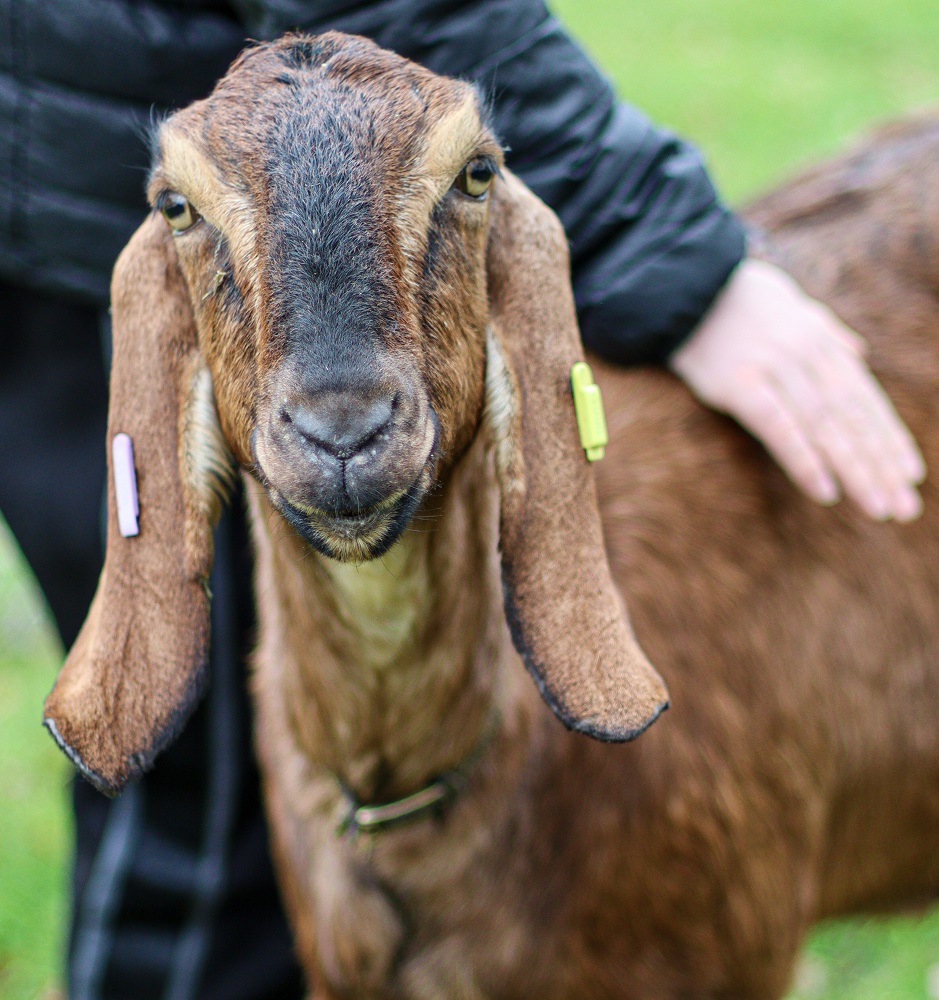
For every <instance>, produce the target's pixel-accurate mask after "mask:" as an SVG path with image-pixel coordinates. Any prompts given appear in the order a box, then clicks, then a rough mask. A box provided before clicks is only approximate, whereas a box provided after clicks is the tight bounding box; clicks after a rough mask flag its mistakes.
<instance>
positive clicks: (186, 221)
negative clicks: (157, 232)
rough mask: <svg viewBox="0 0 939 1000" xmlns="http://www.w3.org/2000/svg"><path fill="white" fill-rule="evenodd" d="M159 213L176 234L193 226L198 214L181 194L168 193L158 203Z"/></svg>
mask: <svg viewBox="0 0 939 1000" xmlns="http://www.w3.org/2000/svg"><path fill="white" fill-rule="evenodd" d="M159 207H160V211H161V212H162V213H163V218H165V219H166V221H167V222H168V223H169V224H170V226H171V227H172V228H173V229H174V230H175V231H176V232H177V233H183V232H185V231H186V230H187V229H189V228H190V227H191V226H193V225H195V223H196V221H197V220H198V218H199V213H198V212H197V211H196V210H195V209H194V208H193V207H192V205H190V204H189V199H188V198H184V197H183V196H182V195H181V194H176V193H175V192H170V193H169V194H167V195H166V197H165V198H163V199H162V200H161V201H160V206H159Z"/></svg>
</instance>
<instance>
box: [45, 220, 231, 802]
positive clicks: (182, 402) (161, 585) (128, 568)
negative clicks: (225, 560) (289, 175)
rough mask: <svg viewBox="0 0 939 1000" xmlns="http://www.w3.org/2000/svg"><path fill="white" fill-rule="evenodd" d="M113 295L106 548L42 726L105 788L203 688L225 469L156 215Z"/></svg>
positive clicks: (118, 272) (128, 256)
mask: <svg viewBox="0 0 939 1000" xmlns="http://www.w3.org/2000/svg"><path fill="white" fill-rule="evenodd" d="M111 302H112V316H113V331H114V353H113V363H112V370H111V399H110V409H109V414H108V531H107V555H106V557H105V563H104V570H103V571H102V574H101V579H100V580H99V582H98V590H97V593H96V595H95V598H94V601H93V603H92V605H91V610H90V611H89V613H88V618H87V620H86V621H85V624H84V626H83V628H82V630H81V633H80V634H79V636H78V639H77V640H76V642H75V645H74V646H73V647H72V650H71V652H70V653H69V655H68V658H67V659H66V661H65V665H64V666H63V667H62V670H61V672H60V673H59V676H58V679H57V680H56V683H55V686H54V687H53V689H52V692H51V693H50V695H49V697H48V699H47V700H46V707H45V720H44V721H45V725H46V727H47V728H48V729H49V731H50V732H51V733H52V735H53V737H54V738H55V740H56V742H57V743H58V744H59V746H60V747H61V748H62V749H63V750H64V751H65V753H66V754H67V755H68V756H69V757H70V758H71V760H72V762H73V763H74V764H75V765H76V766H77V767H78V769H79V770H80V771H81V772H82V774H84V776H85V777H86V778H88V779H89V781H91V782H92V784H94V785H95V786H96V787H97V788H99V789H100V790H101V791H103V792H105V793H107V794H111V795H113V794H115V793H116V792H118V791H119V790H120V789H121V788H122V786H123V785H124V784H125V783H126V782H127V781H129V780H130V779H132V778H134V777H136V776H137V775H139V774H140V773H141V772H142V771H145V770H146V769H147V768H149V767H150V766H151V765H152V763H153V760H154V758H155V757H156V755H157V754H158V753H159V752H160V750H162V749H163V747H165V746H166V745H167V744H168V743H169V742H170V741H171V740H172V739H173V738H174V737H175V736H176V734H177V733H178V732H179V730H180V729H181V728H182V726H183V724H184V723H185V721H186V720H187V718H188V717H189V715H190V713H191V712H192V710H193V708H194V707H195V705H196V703H197V702H198V700H199V697H200V695H201V693H202V689H203V687H204V683H205V679H206V658H207V651H208V641H209V597H208V587H207V584H208V575H209V571H210V569H211V566H212V527H213V523H214V521H215V520H216V519H217V517H218V514H219V512H220V495H221V494H222V493H223V492H224V491H225V489H226V487H227V485H228V481H230V476H231V465H230V462H229V459H228V457H227V449H226V447H225V445H224V441H223V439H222V438H221V432H220V431H219V430H218V421H217V415H216V414H215V404H214V400H213V397H212V383H211V377H210V376H209V373H208V370H207V369H206V368H205V365H204V362H203V361H202V358H201V356H200V354H199V349H198V344H197V339H196V330H195V324H194V321H193V314H192V309H191V307H190V304H189V297H188V294H187V291H186V286H185V282H184V280H183V277H182V274H181V272H180V270H179V266H178V263H177V260H176V252H175V249H174V248H173V246H172V237H171V236H170V234H169V231H168V227H167V226H166V223H165V221H164V220H163V219H162V218H161V217H159V216H157V215H153V216H151V217H150V218H148V219H147V221H146V222H144V223H143V225H142V226H141V227H140V228H139V229H138V230H137V232H136V233H135V234H134V236H133V238H132V239H131V241H130V243H129V244H128V245H127V247H126V248H125V250H124V252H123V253H122V254H121V256H120V258H119V259H118V262H117V265H116V266H115V270H114V279H113V283H112V287H111ZM118 434H127V435H129V436H130V438H131V440H132V442H133V451H134V459H135V461H136V466H137V485H138V491H139V515H140V516H139V534H137V535H135V536H133V537H124V536H123V535H122V534H121V527H122V526H123V527H124V530H125V531H126V530H128V528H127V516H126V508H124V507H123V506H122V513H123V515H124V520H123V521H122V523H121V524H119V521H118V509H117V502H116V500H117V498H116V495H115V470H114V459H113V453H112V442H113V441H114V438H115V435H118ZM219 456H221V458H220V457H219ZM213 463H214V466H215V467H214V468H212V466H213ZM207 468H208V471H206V469H207ZM130 472H131V475H132V473H133V466H132V465H131V468H130ZM130 482H132V480H130ZM118 484H119V488H120V487H121V485H122V480H121V470H120V468H119V469H118ZM130 521H131V522H133V517H131V518H130Z"/></svg>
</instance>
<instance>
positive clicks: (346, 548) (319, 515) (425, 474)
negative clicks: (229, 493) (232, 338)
mask: <svg viewBox="0 0 939 1000" xmlns="http://www.w3.org/2000/svg"><path fill="white" fill-rule="evenodd" d="M430 418H431V438H430V447H429V449H428V451H427V457H426V458H425V460H424V464H423V465H422V466H421V467H420V470H419V471H418V473H417V475H416V476H415V477H414V479H413V480H412V482H411V484H410V485H409V486H407V487H405V488H404V489H399V490H397V491H396V492H393V493H391V494H389V495H388V496H387V497H385V498H384V499H382V500H380V501H378V502H377V503H373V504H371V505H369V506H367V507H359V508H356V509H353V510H349V509H346V510H341V509H332V510H329V509H325V508H323V507H318V506H314V505H310V504H308V503H305V502H303V501H301V500H299V499H297V498H289V499H288V497H287V495H286V494H285V493H284V492H282V491H281V489H279V488H278V486H277V485H276V484H275V482H273V481H272V480H271V479H270V478H269V477H268V475H267V474H266V471H265V469H264V467H263V465H262V464H261V461H260V460H259V456H258V449H257V432H256V431H255V433H254V434H252V451H253V452H254V468H253V472H254V474H255V476H256V478H257V479H258V480H259V481H260V483H261V485H262V486H263V487H264V489H265V492H266V493H267V496H268V499H269V500H270V502H271V503H272V504H273V506H274V507H275V508H276V510H277V511H278V512H279V513H280V514H281V515H282V516H283V518H284V520H285V521H287V523H288V524H289V525H290V526H291V527H292V528H293V529H294V531H296V532H297V534H298V535H300V536H301V538H303V539H304V540H305V541H306V542H308V543H309V544H310V545H311V546H312V547H313V548H314V549H316V550H317V551H318V552H320V553H321V554H322V555H324V556H328V557H329V558H330V559H336V560H337V561H339V562H358V563H361V562H368V561H369V560H372V559H377V558H379V556H382V555H384V554H385V552H387V551H388V549H390V548H391V546H392V545H394V543H395V542H396V541H397V540H398V538H399V537H400V536H401V534H402V532H403V531H404V530H405V528H407V526H408V524H409V523H410V521H411V519H412V518H413V516H414V514H415V513H416V512H417V509H418V507H419V506H420V504H421V501H422V500H423V499H424V497H425V496H426V495H427V494H428V492H429V491H430V489H431V487H432V485H433V482H434V471H435V469H436V466H437V458H438V443H439V428H438V425H437V418H436V415H435V414H434V413H433V411H432V410H431V413H430Z"/></svg>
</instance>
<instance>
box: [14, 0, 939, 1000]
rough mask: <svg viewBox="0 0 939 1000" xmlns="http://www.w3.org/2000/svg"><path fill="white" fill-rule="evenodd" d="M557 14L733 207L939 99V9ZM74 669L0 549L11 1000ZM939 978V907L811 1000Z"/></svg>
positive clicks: (897, 929) (862, 945)
mask: <svg viewBox="0 0 939 1000" xmlns="http://www.w3.org/2000/svg"><path fill="white" fill-rule="evenodd" d="M554 6H555V9H556V10H557V11H558V13H559V14H560V15H561V16H562V17H563V18H564V20H565V21H566V22H567V23H568V24H569V25H570V26H571V28H572V29H573V30H574V31H575V33H576V34H577V35H578V36H579V37H580V38H581V40H582V41H583V42H584V44H585V45H586V47H587V48H588V49H589V50H590V51H591V52H592V53H593V55H594V56H595V57H596V58H597V59H598V60H599V61H600V63H601V64H602V65H603V66H604V68H605V70H606V71H607V73H608V74H609V75H610V77H611V78H612V79H613V80H614V81H615V83H616V85H617V87H618V89H619V91H620V93H621V94H622V95H623V96H624V97H627V98H628V99H630V100H632V101H633V102H635V103H637V104H639V105H640V106H641V107H643V108H645V109H646V110H647V111H648V112H649V113H650V115H651V116H652V117H653V118H655V119H656V120H658V121H661V122H664V123H666V124H668V125H670V126H671V127H673V128H675V129H676V130H678V131H680V132H682V133H683V134H685V135H688V136H690V137H692V138H693V139H695V140H696V141H697V142H698V144H699V145H700V146H701V148H702V149H703V150H704V152H705V154H706V157H707V159H708V162H709V163H710V164H711V167H712V170H713V172H714V174H715V176H716V177H717V179H718V181H719V184H720V186H721V188H722V189H723V190H724V192H725V193H726V195H727V196H728V197H729V198H730V199H731V200H735V201H738V200H740V199H741V198H745V197H747V196H749V195H751V194H754V193H756V192H757V191H758V190H760V189H761V188H763V187H766V186H768V185H770V184H772V183H773V182H775V181H777V180H779V179H780V178H782V177H784V176H785V175H787V174H788V173H791V172H792V171H793V170H795V169H796V168H797V167H798V166H799V165H801V164H804V163H807V162H809V161H811V160H812V159H814V158H817V157H820V156H823V155H827V154H829V153H831V152H833V151H835V150H836V149H837V148H838V147H839V146H841V145H843V144H844V143H845V141H847V140H848V139H850V138H851V137H852V136H854V135H856V134H857V133H858V132H859V131H862V130H863V129H865V128H867V127H869V126H870V125H871V124H872V123H873V122H875V121H878V120H882V119H884V118H887V117H890V116H893V115H897V114H900V113H903V112H905V111H907V110H909V109H912V108H915V107H920V106H923V105H927V104H939V2H937V0H785V2H784V0H655V2H652V3H650V2H648V0H646V2H642V0H559V2H557V3H555V4H554ZM60 658H61V652H60V650H59V649H58V648H57V645H56V643H55V642H54V641H53V640H52V639H51V637H50V632H49V630H48V627H47V626H46V624H45V619H44V613H43V611H42V610H41V605H40V602H39V599H38V595H37V594H36V591H35V588H34V586H33V585H32V583H31V581H30V580H29V578H28V576H27V575H26V573H25V572H24V570H23V567H22V564H21V563H20V561H19V559H18V557H17V556H16V554H15V552H14V550H13V549H12V548H11V547H10V546H9V544H8V543H7V542H6V539H5V538H4V537H3V536H0V760H2V761H3V762H4V766H3V767H2V768H0V998H2V1000H36V998H41V997H43V996H45V995H46V994H47V992H48V991H49V990H50V989H51V987H52V985H53V984H54V983H55V982H56V981H57V978H58V974H59V967H60V957H59V956H60V954H61V942H62V934H63V920H64V911H65V886H66V878H67V874H66V856H67V845H68V840H69V833H68V830H69V820H68V812H67V808H66V795H65V788H66V781H67V768H66V766H65V763H64V761H63V760H62V759H61V758H60V756H59V755H58V753H57V752H56V750H55V748H54V747H53V745H52V742H51V740H49V738H48V737H47V736H46V734H45V733H44V732H43V731H42V729H41V728H40V725H39V720H40V717H41V711H42V701H43V698H44V696H45V693H46V691H47V690H48V689H49V687H50V685H51V683H52V679H53V676H54V672H55V669H56V666H57V664H58V661H59V660H60ZM937 724H939V723H937ZM937 850H939V844H937ZM930 970H932V972H931V973H930ZM930 974H931V976H932V987H931V988H929V987H928V986H927V980H928V977H929V976H930ZM936 980H939V912H933V913H932V914H931V915H928V916H925V917H923V918H921V919H914V918H893V919H890V920H884V921H860V922H858V921H852V922H844V923H839V924H836V925H832V926H830V927H826V928H822V929H821V930H819V931H818V932H817V933H816V934H815V935H814V936H813V938H812V940H811V941H810V942H809V944H808V947H807V949H806V957H805V961H804V963H803V968H802V970H801V973H800V979H799V986H798V988H797V992H796V994H795V995H796V996H798V997H799V998H800V1000H926V998H927V997H939V982H936Z"/></svg>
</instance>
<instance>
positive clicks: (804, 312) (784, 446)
mask: <svg viewBox="0 0 939 1000" xmlns="http://www.w3.org/2000/svg"><path fill="white" fill-rule="evenodd" d="M864 350H865V345H864V341H863V340H862V339H861V337H860V336H858V334H856V333H855V332H854V331H853V330H850V329H849V328H848V327H846V326H844V324H842V323H841V321H840V320H839V319H838V318H837V317H836V316H835V314H834V313H833V312H831V310H830V309H828V308H827V307H826V306H824V305H823V304H822V303H820V302H817V301H815V300H814V299H812V298H809V297H808V296H807V295H806V294H805V293H804V292H803V291H802V289H801V288H800V287H799V286H798V285H797V284H796V282H795V281H794V280H793V279H792V278H790V277H789V275H788V274H786V273H785V271H782V270H780V269H779V268H778V267H775V266H774V265H772V264H769V263H766V262H764V261H759V260H755V259H747V260H745V261H743V263H741V264H740V265H739V267H738V268H737V270H736V271H734V273H733V275H731V278H730V280H729V281H728V283H727V285H726V287H725V288H724V290H723V291H722V292H721V294H720V295H719V296H718V298H717V300H716V301H715V303H714V305H713V306H712V307H711V309H710V311H709V312H708V313H707V315H705V317H704V319H703V320H702V321H701V323H700V324H699V325H698V327H697V329H696V330H695V331H694V332H693V333H692V335H691V337H690V338H689V339H688V340H687V341H686V342H685V343H684V344H683V345H682V346H681V347H679V348H678V350H676V351H675V353H674V354H673V355H672V357H671V359H670V361H669V365H670V367H671V369H672V370H673V371H674V372H675V373H676V374H678V375H679V376H680V377H681V378H682V379H684V381H685V382H686V383H687V384H688V385H689V387H690V388H691V390H692V391H693V392H694V393H695V395H696V396H698V398H699V399H700V400H701V401H702V402H703V403H705V404H707V405H708V406H711V407H713V408H714V409H717V410H721V411H723V412H725V413H728V414H730V415H731V416H732V417H734V418H736V419H737V420H738V421H739V422H740V423H741V424H742V425H743V426H744V427H746V428H747V430H749V431H750V432H751V433H752V434H753V435H754V436H755V437H756V438H757V439H758V440H760V441H761V442H762V443H763V444H764V445H765V446H766V448H767V450H768V451H769V452H770V453H771V454H772V455H773V456H774V458H775V459H776V460H777V461H778V462H779V464H780V465H781V466H782V468H783V469H784V470H785V471H786V473H787V474H788V475H789V477H790V478H791V479H792V480H793V481H794V482H796V483H797V484H798V485H799V486H801V487H802V489H803V490H805V492H806V493H808V495H809V496H811V497H813V498H814V499H816V500H818V501H819V502H820V503H823V504H831V503H835V502H836V501H837V500H838V499H839V497H840V492H839V484H840V487H841V488H843V489H844V492H845V493H846V494H847V495H848V496H850V497H851V498H852V499H853V500H855V501H856V502H857V503H858V504H859V505H860V506H861V508H862V509H863V510H865V511H866V512H867V513H868V514H869V515H870V516H871V517H873V518H876V519H877V520H888V519H890V518H896V519H897V520H898V521H910V520H912V519H913V518H915V517H917V516H919V514H920V513H921V511H922V501H921V499H920V496H919V493H918V492H917V490H916V484H917V483H920V482H922V480H923V478H924V477H925V474H926V468H925V465H924V463H923V458H922V456H921V455H920V452H919V449H918V448H917V446H916V443H915V441H914V440H913V437H912V435H911V434H910V432H909V430H907V428H906V425H905V424H904V423H903V421H902V420H901V419H900V418H899V416H898V415H897V413H896V411H895V410H894V408H893V405H892V404H891V402H890V400H889V399H888V398H887V395H886V393H885V392H884V390H883V389H882V388H881V386H880V383H879V382H878V381H877V379H876V378H875V377H874V375H873V374H872V373H871V371H870V369H869V368H868V367H867V364H866V362H865V361H864Z"/></svg>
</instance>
